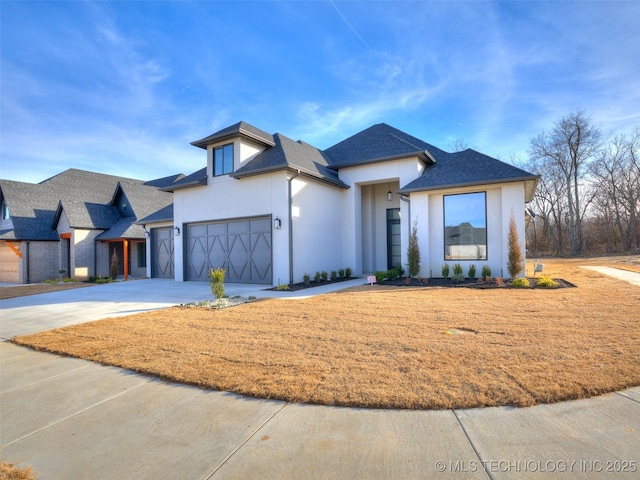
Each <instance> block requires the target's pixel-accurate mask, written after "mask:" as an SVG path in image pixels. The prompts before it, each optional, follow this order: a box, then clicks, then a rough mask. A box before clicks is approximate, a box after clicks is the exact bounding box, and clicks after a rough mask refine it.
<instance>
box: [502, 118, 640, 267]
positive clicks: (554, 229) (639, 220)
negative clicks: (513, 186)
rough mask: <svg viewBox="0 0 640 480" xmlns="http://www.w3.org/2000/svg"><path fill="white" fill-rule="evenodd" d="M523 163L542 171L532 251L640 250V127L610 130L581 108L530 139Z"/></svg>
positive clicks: (532, 227) (533, 204) (529, 242)
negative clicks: (624, 131) (622, 131)
mask: <svg viewBox="0 0 640 480" xmlns="http://www.w3.org/2000/svg"><path fill="white" fill-rule="evenodd" d="M514 163H517V164H518V166H519V167H520V168H523V169H524V170H527V171H529V172H531V173H534V174H537V175H540V182H539V183H538V188H537V190H536V194H535V197H534V199H533V201H532V202H531V203H530V204H529V205H528V207H529V209H530V211H531V212H533V214H534V215H535V217H534V216H532V218H531V219H530V221H529V223H528V226H527V249H528V252H529V256H536V255H544V254H554V255H572V256H579V255H587V254H602V253H607V254H609V253H618V252H631V253H637V252H640V128H639V127H638V126H636V127H635V128H634V130H633V131H632V132H631V133H628V134H611V135H605V134H604V133H603V132H602V130H601V129H600V128H598V127H597V126H595V125H594V124H593V121H592V120H591V118H589V117H588V116H587V115H585V113H584V112H583V111H582V110H577V111H575V112H572V113H571V114H569V115H568V116H566V117H564V118H562V119H561V120H559V121H558V122H556V123H555V124H554V125H553V127H552V128H551V130H549V131H543V132H542V133H540V134H539V135H538V136H536V137H534V138H532V139H531V140H530V146H529V158H528V159H527V160H525V161H517V162H514Z"/></svg>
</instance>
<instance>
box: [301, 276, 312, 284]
mask: <svg viewBox="0 0 640 480" xmlns="http://www.w3.org/2000/svg"><path fill="white" fill-rule="evenodd" d="M302 280H303V281H304V284H305V285H309V283H311V275H309V274H308V273H305V274H304V276H303V277H302Z"/></svg>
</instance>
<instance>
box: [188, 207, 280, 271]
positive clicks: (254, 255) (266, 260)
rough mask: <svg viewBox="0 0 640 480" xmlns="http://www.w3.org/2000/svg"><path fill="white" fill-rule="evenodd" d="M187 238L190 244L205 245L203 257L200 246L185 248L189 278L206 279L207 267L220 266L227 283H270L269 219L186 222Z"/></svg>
mask: <svg viewBox="0 0 640 480" xmlns="http://www.w3.org/2000/svg"><path fill="white" fill-rule="evenodd" d="M187 237H188V238H187V240H188V244H189V245H190V246H191V245H195V243H196V241H199V242H200V245H202V244H206V245H207V248H206V258H203V257H202V254H201V252H200V247H198V248H195V249H191V248H190V249H189V251H188V253H187V255H188V264H189V270H188V273H187V278H188V279H189V280H207V273H208V271H209V269H211V268H218V267H222V268H224V269H225V270H226V271H227V274H226V279H225V280H226V281H228V282H241V283H271V277H272V275H271V269H272V267H271V256H272V250H271V218H269V217H264V218H256V219H243V220H235V221H227V222H211V223H207V224H198V225H189V226H188V227H187Z"/></svg>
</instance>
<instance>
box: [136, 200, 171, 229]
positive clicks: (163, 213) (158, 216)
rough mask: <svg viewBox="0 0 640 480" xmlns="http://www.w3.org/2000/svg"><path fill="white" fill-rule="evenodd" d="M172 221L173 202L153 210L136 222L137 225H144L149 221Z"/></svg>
mask: <svg viewBox="0 0 640 480" xmlns="http://www.w3.org/2000/svg"><path fill="white" fill-rule="evenodd" d="M170 221H173V203H172V204H171V205H167V206H166V207H164V208H161V209H160V210H158V211H157V212H153V213H152V214H151V215H147V216H146V217H144V218H141V219H139V220H138V221H137V222H136V223H137V224H139V225H146V224H149V223H160V222H170Z"/></svg>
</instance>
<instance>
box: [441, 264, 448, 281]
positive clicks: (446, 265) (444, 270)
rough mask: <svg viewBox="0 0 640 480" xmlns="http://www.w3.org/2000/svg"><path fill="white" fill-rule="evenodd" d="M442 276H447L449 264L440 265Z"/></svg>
mask: <svg viewBox="0 0 640 480" xmlns="http://www.w3.org/2000/svg"><path fill="white" fill-rule="evenodd" d="M442 276H443V277H444V278H449V264H448V263H445V264H444V265H442Z"/></svg>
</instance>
